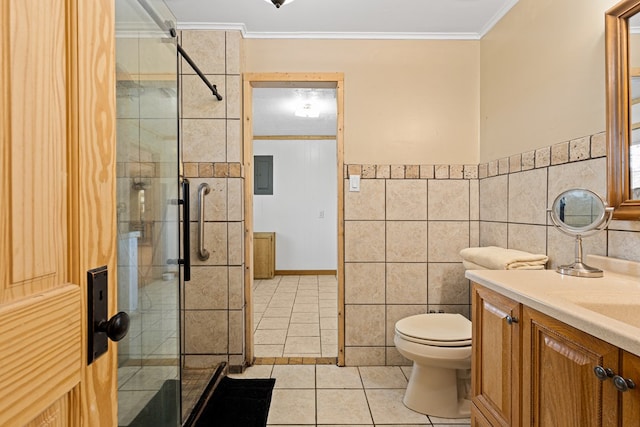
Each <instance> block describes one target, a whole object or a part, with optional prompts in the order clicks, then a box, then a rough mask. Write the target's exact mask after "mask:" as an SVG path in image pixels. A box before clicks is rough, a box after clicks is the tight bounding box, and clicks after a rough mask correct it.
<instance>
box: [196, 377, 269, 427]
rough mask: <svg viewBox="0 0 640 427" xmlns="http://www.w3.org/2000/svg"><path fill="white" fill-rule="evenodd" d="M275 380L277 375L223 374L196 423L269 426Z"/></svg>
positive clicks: (204, 425)
mask: <svg viewBox="0 0 640 427" xmlns="http://www.w3.org/2000/svg"><path fill="white" fill-rule="evenodd" d="M275 382H276V380H275V379H273V378H259V379H246V380H244V379H242V380H241V379H234V378H229V377H224V378H222V380H220V382H219V383H218V385H217V386H216V388H215V390H214V391H213V394H212V395H211V397H210V398H209V399H208V400H207V401H206V403H204V406H203V407H202V409H201V410H200V411H199V414H198V417H197V419H196V420H195V421H194V423H193V426H194V427H214V426H215V427H265V426H266V425H267V416H268V415H269V406H270V405H271V393H272V391H273V386H274V384H275Z"/></svg>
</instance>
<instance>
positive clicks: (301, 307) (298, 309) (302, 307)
mask: <svg viewBox="0 0 640 427" xmlns="http://www.w3.org/2000/svg"><path fill="white" fill-rule="evenodd" d="M293 312H294V313H317V312H318V304H297V303H296V304H294V305H293Z"/></svg>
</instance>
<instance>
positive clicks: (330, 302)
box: [318, 299, 338, 313]
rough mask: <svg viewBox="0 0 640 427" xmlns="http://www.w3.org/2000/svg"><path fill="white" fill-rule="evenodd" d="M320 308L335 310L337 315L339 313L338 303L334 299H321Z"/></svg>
mask: <svg viewBox="0 0 640 427" xmlns="http://www.w3.org/2000/svg"><path fill="white" fill-rule="evenodd" d="M318 305H319V306H320V308H333V309H335V311H336V313H337V312H338V310H337V309H338V301H336V300H334V299H321V300H320V301H319V303H318Z"/></svg>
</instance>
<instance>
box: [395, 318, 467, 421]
mask: <svg viewBox="0 0 640 427" xmlns="http://www.w3.org/2000/svg"><path fill="white" fill-rule="evenodd" d="M394 343H395V345H396V348H397V349H398V351H399V352H400V354H402V355H403V356H404V357H406V358H407V359H409V360H412V361H413V369H412V370H411V378H409V385H408V386H407V390H406V392H405V395H404V399H403V402H404V404H405V405H406V406H407V407H408V408H410V409H412V410H414V411H416V412H420V413H421V414H427V415H433V416H437V417H443V418H467V417H469V414H470V402H469V392H470V388H471V321H469V320H468V319H467V318H466V317H464V316H462V315H460V314H449V313H430V314H418V315H416V316H409V317H406V318H404V319H401V320H399V321H398V322H397V323H396V333H395V337H394Z"/></svg>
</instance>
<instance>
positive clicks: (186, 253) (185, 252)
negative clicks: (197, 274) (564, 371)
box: [179, 178, 191, 282]
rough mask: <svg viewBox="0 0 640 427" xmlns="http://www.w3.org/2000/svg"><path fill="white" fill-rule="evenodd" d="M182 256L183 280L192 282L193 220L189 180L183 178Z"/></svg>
mask: <svg viewBox="0 0 640 427" xmlns="http://www.w3.org/2000/svg"><path fill="white" fill-rule="evenodd" d="M181 205H182V256H183V258H182V259H181V260H180V261H179V263H180V264H182V265H183V266H184V272H183V278H184V281H185V282H188V281H189V280H191V238H190V237H191V231H190V230H189V220H190V218H191V216H190V214H191V212H190V208H191V207H190V205H189V180H188V179H187V178H182V200H181Z"/></svg>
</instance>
